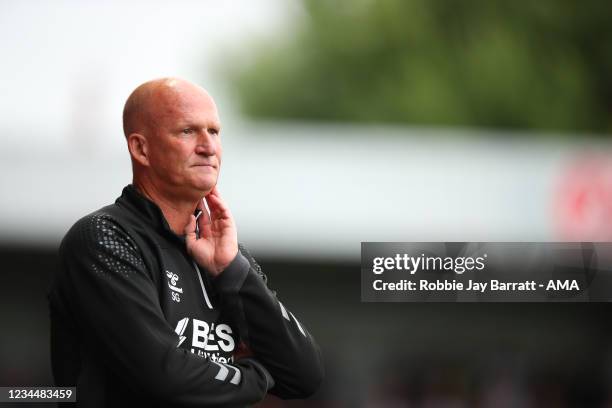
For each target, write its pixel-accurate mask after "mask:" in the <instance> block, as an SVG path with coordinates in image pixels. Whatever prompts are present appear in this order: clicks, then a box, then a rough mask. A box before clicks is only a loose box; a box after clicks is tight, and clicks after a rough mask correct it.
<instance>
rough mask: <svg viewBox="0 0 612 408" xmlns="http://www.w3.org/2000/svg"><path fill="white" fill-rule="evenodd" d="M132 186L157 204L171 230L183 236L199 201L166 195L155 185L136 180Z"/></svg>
mask: <svg viewBox="0 0 612 408" xmlns="http://www.w3.org/2000/svg"><path fill="white" fill-rule="evenodd" d="M132 184H134V187H136V189H137V190H138V191H139V192H140V193H141V194H142V195H144V196H145V197H147V198H148V199H149V200H151V201H153V202H154V203H155V204H157V206H158V207H159V208H160V209H161V210H162V213H163V214H164V218H166V221H167V222H168V225H169V226H170V229H171V230H172V231H173V232H174V233H175V234H177V235H183V233H184V231H185V227H186V226H187V224H188V223H189V218H190V216H191V215H192V214H193V212H194V211H195V209H196V206H197V204H198V201H197V199H195V200H194V199H192V198H184V199H181V198H180V197H179V196H178V195H174V194H168V193H165V192H164V191H163V190H162V189H159V188H157V187H156V186H155V185H154V184H152V183H146V182H143V181H142V180H136V179H134V180H133V181H132Z"/></svg>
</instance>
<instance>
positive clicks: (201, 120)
mask: <svg viewBox="0 0 612 408" xmlns="http://www.w3.org/2000/svg"><path fill="white" fill-rule="evenodd" d="M148 127H149V132H147V133H148V135H147V145H148V160H149V170H150V171H149V174H150V177H151V178H152V181H153V182H154V183H155V184H156V185H157V186H158V188H161V189H164V190H166V192H167V193H170V194H174V195H178V196H188V197H202V196H203V195H205V194H208V192H210V190H212V188H213V187H214V186H215V185H216V183H217V178H218V176H219V170H220V166H221V155H222V150H221V139H220V131H221V124H220V121H219V116H218V113H217V107H216V105H215V103H214V101H213V100H212V98H211V97H210V96H209V95H208V94H206V93H205V92H204V91H203V90H202V89H200V88H197V87H195V86H193V85H191V84H186V85H180V84H179V85H177V86H176V87H173V88H172V89H170V90H166V91H165V92H163V93H161V95H160V97H159V98H156V102H155V106H154V109H153V114H152V115H151V116H150V125H149V126H148Z"/></svg>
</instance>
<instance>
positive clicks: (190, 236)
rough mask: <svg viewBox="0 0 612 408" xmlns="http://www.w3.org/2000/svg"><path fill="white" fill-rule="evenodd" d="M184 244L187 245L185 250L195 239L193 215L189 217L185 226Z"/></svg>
mask: <svg viewBox="0 0 612 408" xmlns="http://www.w3.org/2000/svg"><path fill="white" fill-rule="evenodd" d="M184 232H185V243H186V244H187V248H189V247H190V246H191V245H192V244H193V243H195V241H196V239H197V237H196V219H195V216H194V215H191V216H190V217H189V223H188V224H187V225H186V226H185V231H184Z"/></svg>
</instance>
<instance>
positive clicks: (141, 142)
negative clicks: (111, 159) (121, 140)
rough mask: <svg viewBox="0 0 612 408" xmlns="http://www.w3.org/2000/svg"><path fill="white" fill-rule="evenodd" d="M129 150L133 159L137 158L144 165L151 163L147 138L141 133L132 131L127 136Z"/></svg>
mask: <svg viewBox="0 0 612 408" xmlns="http://www.w3.org/2000/svg"><path fill="white" fill-rule="evenodd" d="M127 143H128V150H129V151H130V156H132V160H135V161H136V162H137V163H139V164H140V165H142V166H148V165H149V154H148V153H149V151H148V144H147V138H146V137H144V136H143V135H141V134H140V133H132V134H130V135H129V136H128V137H127Z"/></svg>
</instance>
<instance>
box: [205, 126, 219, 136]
mask: <svg viewBox="0 0 612 408" xmlns="http://www.w3.org/2000/svg"><path fill="white" fill-rule="evenodd" d="M208 131H209V132H210V134H211V135H215V136H217V135H218V134H219V129H214V128H212V129H209V130H208Z"/></svg>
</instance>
